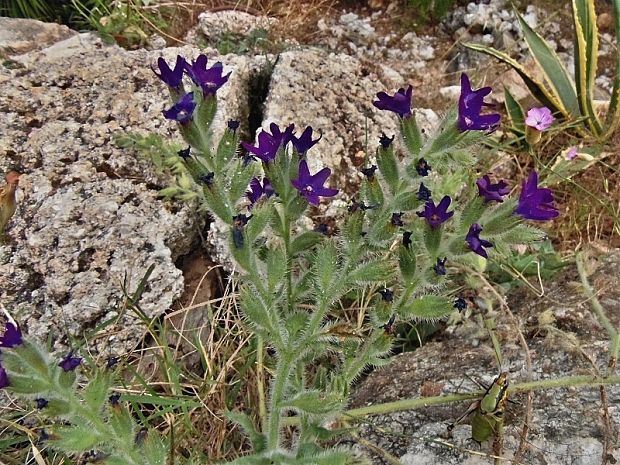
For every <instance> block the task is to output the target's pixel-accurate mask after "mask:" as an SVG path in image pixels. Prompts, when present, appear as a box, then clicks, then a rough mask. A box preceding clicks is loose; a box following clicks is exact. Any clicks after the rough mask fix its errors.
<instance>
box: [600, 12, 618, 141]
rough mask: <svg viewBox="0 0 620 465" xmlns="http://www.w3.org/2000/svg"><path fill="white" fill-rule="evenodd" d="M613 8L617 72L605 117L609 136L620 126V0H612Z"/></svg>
mask: <svg viewBox="0 0 620 465" xmlns="http://www.w3.org/2000/svg"><path fill="white" fill-rule="evenodd" d="M612 8H613V10H614V27H615V29H616V73H615V77H614V88H613V90H612V92H611V101H610V102H609V111H608V112H607V117H606V118H605V127H606V131H605V135H604V137H605V138H606V137H609V136H610V135H611V134H612V133H613V132H614V131H615V130H616V128H617V127H618V124H619V123H620V105H618V100H620V0H612Z"/></svg>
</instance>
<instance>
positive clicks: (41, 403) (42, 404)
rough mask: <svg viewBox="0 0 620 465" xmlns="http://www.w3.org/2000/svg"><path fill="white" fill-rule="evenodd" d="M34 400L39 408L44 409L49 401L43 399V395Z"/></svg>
mask: <svg viewBox="0 0 620 465" xmlns="http://www.w3.org/2000/svg"><path fill="white" fill-rule="evenodd" d="M34 401H35V402H36V403H37V409H38V410H41V409H44V408H45V407H47V404H48V403H49V402H48V401H47V399H43V398H42V397H40V398H38V399H35V400H34Z"/></svg>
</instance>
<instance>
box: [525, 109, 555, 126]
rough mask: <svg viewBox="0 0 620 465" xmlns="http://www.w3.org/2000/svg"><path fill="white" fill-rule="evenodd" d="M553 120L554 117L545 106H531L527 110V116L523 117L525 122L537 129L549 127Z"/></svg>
mask: <svg viewBox="0 0 620 465" xmlns="http://www.w3.org/2000/svg"><path fill="white" fill-rule="evenodd" d="M554 121H555V118H554V117H553V115H552V114H551V110H549V109H548V108H547V107H540V108H532V109H531V110H529V111H528V112H527V118H525V124H526V125H527V126H529V127H531V128H534V129H536V130H537V131H544V130H545V129H549V127H550V126H551V125H552V124H553V122H554Z"/></svg>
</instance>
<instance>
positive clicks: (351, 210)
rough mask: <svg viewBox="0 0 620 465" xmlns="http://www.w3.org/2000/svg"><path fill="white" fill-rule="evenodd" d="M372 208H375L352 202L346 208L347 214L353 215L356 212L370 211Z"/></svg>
mask: <svg viewBox="0 0 620 465" xmlns="http://www.w3.org/2000/svg"><path fill="white" fill-rule="evenodd" d="M373 208H375V207H374V205H366V204H365V203H364V202H356V201H355V200H354V201H353V202H351V205H349V207H348V208H347V211H348V212H349V213H355V212H356V211H366V210H372V209H373Z"/></svg>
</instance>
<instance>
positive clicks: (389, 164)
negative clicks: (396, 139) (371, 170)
mask: <svg viewBox="0 0 620 465" xmlns="http://www.w3.org/2000/svg"><path fill="white" fill-rule="evenodd" d="M377 166H378V167H379V171H380V172H381V174H382V175H383V178H384V179H385V182H386V183H387V185H388V187H389V189H390V192H391V193H392V194H394V193H395V192H396V189H398V183H399V182H400V175H399V173H398V163H397V162H396V156H395V155H394V148H393V146H391V145H390V146H389V147H388V148H387V149H384V148H383V147H379V149H378V150H377Z"/></svg>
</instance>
